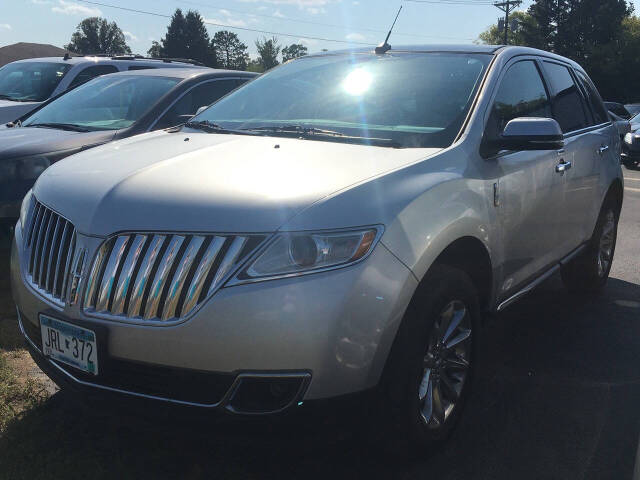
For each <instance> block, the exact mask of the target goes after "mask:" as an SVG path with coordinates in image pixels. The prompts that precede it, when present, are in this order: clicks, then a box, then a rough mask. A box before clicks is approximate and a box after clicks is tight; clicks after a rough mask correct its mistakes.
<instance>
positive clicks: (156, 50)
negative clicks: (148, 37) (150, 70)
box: [147, 40, 162, 58]
mask: <svg viewBox="0 0 640 480" xmlns="http://www.w3.org/2000/svg"><path fill="white" fill-rule="evenodd" d="M147 55H149V56H150V57H152V58H160V57H162V45H160V44H159V43H158V42H156V41H155V40H154V41H153V42H151V48H150V49H149V50H147Z"/></svg>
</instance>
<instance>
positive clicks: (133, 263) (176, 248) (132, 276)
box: [84, 232, 266, 323]
mask: <svg viewBox="0 0 640 480" xmlns="http://www.w3.org/2000/svg"><path fill="white" fill-rule="evenodd" d="M265 238H266V237H265V236H261V235H255V236H253V235H252V236H239V235H203V234H189V233H185V234H154V233H144V232H140V233H135V232H134V233H127V234H122V235H118V236H115V237H113V238H111V239H109V240H107V241H105V243H103V245H102V247H101V248H100V250H99V252H98V254H97V255H96V258H95V260H94V262H93V265H92V267H91V273H90V277H89V278H88V279H87V287H86V288H87V290H86V292H85V302H84V310H85V312H87V313H88V314H95V315H96V316H98V317H100V318H107V319H115V320H121V321H127V320H132V321H134V322H141V323H145V322H170V321H174V320H179V319H181V318H184V317H186V316H188V315H189V314H190V313H191V312H193V311H194V310H195V309H196V308H197V307H198V306H199V305H200V304H202V303H203V302H204V301H205V300H206V299H207V298H208V297H209V296H211V295H212V294H213V293H215V291H216V290H217V289H218V288H220V286H221V285H222V284H223V283H224V282H225V281H226V280H227V278H228V277H229V276H230V275H231V274H232V273H233V272H234V271H235V269H236V268H237V267H238V266H239V264H240V263H241V262H242V261H244V260H245V259H246V258H247V257H248V256H249V255H251V254H252V253H253V252H254V251H255V250H256V249H257V248H258V247H259V246H260V244H262V242H263V241H264V240H265ZM101 252H102V253H101Z"/></svg>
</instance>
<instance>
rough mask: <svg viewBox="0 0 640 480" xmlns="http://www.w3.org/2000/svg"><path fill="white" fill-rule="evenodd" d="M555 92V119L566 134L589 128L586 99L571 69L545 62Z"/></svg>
mask: <svg viewBox="0 0 640 480" xmlns="http://www.w3.org/2000/svg"><path fill="white" fill-rule="evenodd" d="M544 66H545V70H546V72H547V74H548V76H549V81H550V82H551V90H552V91H553V117H554V118H555V119H556V120H557V121H558V123H559V124H560V128H562V131H563V132H564V133H569V132H574V131H576V130H580V129H582V128H586V127H588V126H589V125H590V124H591V122H590V121H589V119H588V117H587V112H586V108H585V107H586V105H585V104H584V98H583V97H582V94H581V93H580V90H579V89H578V86H577V85H576V83H575V81H574V80H573V77H572V76H571V72H570V71H569V68H568V67H566V66H565V65H560V64H558V63H552V62H546V61H545V62H544Z"/></svg>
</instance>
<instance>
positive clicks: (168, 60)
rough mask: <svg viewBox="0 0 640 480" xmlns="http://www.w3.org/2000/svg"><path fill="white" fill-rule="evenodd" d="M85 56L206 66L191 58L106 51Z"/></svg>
mask: <svg viewBox="0 0 640 480" xmlns="http://www.w3.org/2000/svg"><path fill="white" fill-rule="evenodd" d="M84 56H85V57H99V58H110V59H112V60H157V61H159V62H164V63H172V62H179V63H189V64H191V65H196V66H198V67H204V66H206V65H205V64H204V63H202V62H199V61H197V60H193V59H191V58H169V57H145V56H143V55H109V54H106V53H96V54H87V55H84Z"/></svg>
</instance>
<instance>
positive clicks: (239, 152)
mask: <svg viewBox="0 0 640 480" xmlns="http://www.w3.org/2000/svg"><path fill="white" fill-rule="evenodd" d="M437 151H439V149H392V148H384V147H372V146H363V145H349V144H343V143H334V142H322V141H314V140H301V139H289V138H273V137H262V136H260V137H257V136H256V137H252V136H241V135H217V134H207V133H202V132H197V133H196V132H193V133H189V132H185V131H183V132H178V133H167V132H164V131H160V132H154V133H148V134H144V135H140V136H137V137H132V138H129V139H126V140H122V141H117V142H112V143H109V144H108V145H104V146H102V147H98V148H96V149H92V150H90V151H87V152H82V153H80V154H77V155H73V156H71V157H68V158H67V159H65V161H63V162H59V163H57V164H55V165H54V166H52V167H51V168H49V169H47V170H46V171H45V173H44V174H43V175H42V176H41V177H40V179H39V180H38V182H37V183H36V186H35V190H34V192H35V195H36V197H37V198H38V199H39V200H40V201H41V202H43V203H45V204H46V205H48V206H49V207H51V208H53V209H55V210H57V211H58V212H60V213H61V214H62V215H64V216H66V217H67V218H69V219H70V220H71V221H72V222H73V223H74V224H75V226H76V228H77V229H78V231H80V232H82V233H88V234H93V235H109V234H112V233H115V232H118V231H184V232H194V231H202V232H220V233H223V232H233V233H243V232H247V233H248V232H272V231H275V230H277V229H278V228H279V227H280V226H281V225H282V224H283V223H284V222H286V221H287V220H288V219H290V218H292V217H293V216H294V215H295V214H296V213H298V212H300V211H301V210H303V209H304V208H306V207H308V206H309V205H311V204H313V203H314V202H317V201H318V200H320V199H322V198H324V197H326V196H328V195H331V194H332V193H334V192H337V191H338V190H342V189H345V188H347V187H350V186H352V185H355V184H358V183H360V182H363V181H365V180H367V179H370V178H372V177H376V176H378V175H381V174H383V173H385V172H388V171H391V170H394V169H397V168H399V167H402V166H404V165H408V164H410V163H413V162H415V161H418V160H421V159H423V158H425V157H427V156H429V155H432V154H434V153H436V152H437Z"/></svg>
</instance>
